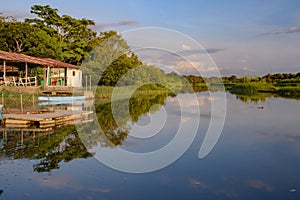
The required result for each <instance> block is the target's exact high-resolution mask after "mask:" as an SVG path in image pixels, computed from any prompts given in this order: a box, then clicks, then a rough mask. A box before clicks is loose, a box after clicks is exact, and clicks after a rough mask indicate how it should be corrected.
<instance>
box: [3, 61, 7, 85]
mask: <svg viewBox="0 0 300 200" xmlns="http://www.w3.org/2000/svg"><path fill="white" fill-rule="evenodd" d="M3 81H4V85H5V86H6V61H5V60H3Z"/></svg>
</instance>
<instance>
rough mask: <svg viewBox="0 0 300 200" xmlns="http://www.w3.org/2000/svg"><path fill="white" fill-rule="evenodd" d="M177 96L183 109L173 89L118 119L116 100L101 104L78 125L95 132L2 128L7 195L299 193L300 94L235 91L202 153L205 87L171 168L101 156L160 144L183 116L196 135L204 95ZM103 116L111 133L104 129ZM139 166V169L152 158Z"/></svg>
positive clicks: (1, 184)
mask: <svg viewBox="0 0 300 200" xmlns="http://www.w3.org/2000/svg"><path fill="white" fill-rule="evenodd" d="M178 98H180V99H183V100H184V104H182V105H181V108H183V109H182V110H180V105H179V102H178V101H177V100H176V98H173V97H168V96H165V95H156V96H155V95H152V96H144V97H136V98H133V99H131V100H130V101H129V103H128V101H126V100H120V101H119V102H118V103H117V105H118V107H117V111H118V115H119V116H118V118H119V120H118V123H116V121H115V120H114V119H113V115H112V110H111V105H110V103H109V102H105V101H103V102H98V103H96V106H95V107H96V111H97V119H98V122H99V123H94V124H86V125H84V126H78V127H77V128H82V130H88V131H86V133H84V131H82V130H80V131H76V128H75V127H73V126H69V127H64V128H63V129H60V130H57V131H56V132H55V133H52V132H40V133H39V132H35V133H34V132H32V131H27V130H23V131H16V130H9V131H7V135H5V132H4V131H2V132H3V134H2V133H1V135H0V138H1V151H0V190H1V191H0V192H1V194H0V199H243V200H245V199H300V172H299V169H300V124H299V123H300V115H299V113H300V106H299V105H300V101H299V100H291V99H283V98H275V97H267V98H265V99H264V98H263V99H260V100H259V99H253V100H254V101H251V100H250V99H249V98H241V97H239V98H237V97H236V96H234V95H231V94H227V115H226V121H225V125H224V128H223V131H222V134H221V136H220V138H219V140H218V142H217V143H216V145H215V146H214V148H213V149H212V151H211V152H210V153H209V154H208V155H207V156H206V157H205V158H203V159H199V157H198V153H199V149H200V146H201V144H202V142H203V140H204V137H205V133H206V131H207V128H208V125H209V121H210V118H211V116H212V113H211V109H210V105H211V101H214V100H215V99H213V98H211V97H210V95H209V93H207V92H204V93H198V94H197V100H198V104H199V108H200V118H199V119H200V124H199V129H198V131H197V135H196V137H195V139H194V140H193V143H192V145H191V146H190V147H189V148H188V150H187V151H186V152H185V153H184V154H183V155H182V156H181V157H180V158H179V159H178V160H176V161H175V162H174V163H172V164H171V165H169V166H168V167H166V168H163V169H160V170H157V171H154V172H150V173H141V174H133V173H125V172H120V171H117V170H115V169H111V168H110V167H107V166H105V165H104V164H102V163H101V162H99V161H98V160H97V159H96V158H95V156H93V155H97V156H104V157H105V155H103V151H102V150H105V149H116V148H117V147H120V148H121V149H123V150H126V151H130V152H135V153H146V152H150V151H155V150H159V149H160V148H162V147H164V146H165V145H166V144H168V143H169V142H170V141H171V140H172V139H174V138H175V136H176V132H177V130H178V129H179V124H181V123H186V124H188V126H185V129H184V132H185V133H186V134H187V135H188V134H191V133H190V131H191V129H190V128H188V127H192V124H193V123H197V121H195V119H197V118H198V116H196V115H195V105H197V102H195V101H194V100H191V99H192V97H191V94H180V95H178ZM126 102H127V103H128V104H127V103H126ZM126 105H128V107H129V110H130V115H131V118H130V117H129V116H128V115H126V108H127V107H126ZM149 109H150V113H148V111H149ZM220 109H222V108H220ZM127 110H128V109H127ZM212 117H214V116H212ZM216 117H217V116H216ZM164 119H165V120H164ZM162 122H163V123H162ZM189 123H190V124H189ZM97 124H98V125H99V124H100V127H101V129H102V132H97V130H96V125H97ZM147 127H148V129H147ZM149 127H150V129H149ZM141 128H142V129H141ZM141 130H142V131H141ZM87 132H89V133H87ZM154 132H155V133H156V132H157V134H153V133H154ZM22 136H23V139H21V138H22ZM178 145H180V143H179V144H178ZM178 147H179V146H178ZM101 151H102V154H99V152H101ZM120 160H121V161H122V159H120ZM157 162H160V160H158V161H157ZM121 164H122V163H121ZM131 165H132V166H134V167H137V168H138V167H139V166H143V163H138V162H136V163H131Z"/></svg>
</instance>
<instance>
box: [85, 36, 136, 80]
mask: <svg viewBox="0 0 300 200" xmlns="http://www.w3.org/2000/svg"><path fill="white" fill-rule="evenodd" d="M99 38H100V42H99V45H97V46H96V47H95V48H94V50H93V51H91V52H90V54H89V55H88V56H87V57H86V59H85V60H84V61H83V63H82V65H81V66H82V69H83V75H84V76H85V75H88V76H91V78H92V85H98V83H99V81H100V77H101V76H102V75H103V73H104V71H106V70H107V69H108V72H107V73H106V74H105V76H106V77H104V79H103V81H104V80H105V82H107V84H104V85H110V84H109V82H110V81H109V78H110V77H109V76H110V75H111V76H113V75H112V74H110V73H111V72H110V71H111V70H112V68H113V66H111V65H112V64H113V62H114V65H116V64H117V63H116V62H118V61H119V62H120V61H121V60H122V59H123V61H124V57H126V54H127V53H129V46H128V44H127V42H126V41H125V40H124V39H123V38H122V36H121V35H120V34H117V32H115V31H107V32H102V33H101V34H100V37H99ZM123 54H124V55H123ZM127 57H128V56H127ZM135 58H137V57H136V56H135V57H133V59H135ZM130 68H131V67H130ZM116 73H117V72H116Z"/></svg>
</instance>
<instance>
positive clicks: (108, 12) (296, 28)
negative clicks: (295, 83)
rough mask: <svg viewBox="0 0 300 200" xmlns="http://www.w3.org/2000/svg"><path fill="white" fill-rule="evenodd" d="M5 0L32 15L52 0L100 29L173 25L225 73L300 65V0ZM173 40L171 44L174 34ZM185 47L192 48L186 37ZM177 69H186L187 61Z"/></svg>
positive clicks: (7, 7)
mask: <svg viewBox="0 0 300 200" xmlns="http://www.w3.org/2000/svg"><path fill="white" fill-rule="evenodd" d="M0 3H1V8H0V12H2V13H3V14H4V15H12V16H15V17H17V18H20V19H22V18H24V17H30V15H29V13H30V7H31V6H32V5H34V4H40V5H47V4H49V5H51V6H52V7H53V8H57V9H59V12H60V13H61V14H68V15H71V16H73V17H75V18H89V19H93V20H94V21H95V22H96V23H97V30H98V31H104V30H110V29H114V30H117V31H119V32H122V31H126V30H131V29H134V28H142V27H149V26H150V27H161V28H168V29H172V30H175V31H178V32H180V33H183V34H186V35H188V36H190V37H191V38H193V39H194V40H196V41H197V42H198V43H200V44H201V45H202V46H203V47H204V48H205V49H207V50H208V52H211V53H210V56H211V57H212V59H213V60H214V62H215V63H216V65H217V66H218V68H219V69H220V72H221V74H222V75H230V74H237V75H239V76H240V75H245V74H248V75H251V76H253V75H263V74H266V73H268V72H271V73H276V72H298V71H300V62H299V59H298V58H299V56H300V1H298V0H268V1H267V0H249V1H247V0H245V1H240V0H228V1H221V0H210V1H207V0H205V1H202V0H190V1H184V0H181V1H179V0H164V1H162V0H152V1H147V0H140V1H137V0H128V1H125V0H124V1H121V0H119V1H117V0H107V1H102V0H85V1H83V0H78V1H74V0H63V1H62V0H52V1H50V0H48V1H45V0H44V1H40V0H23V1H17V0H10V1H7V0H5V1H4V0H0ZM163 40H165V39H164V38H161V41H163ZM168 41H169V42H170V46H171V45H172V44H171V43H172V38H171V37H170V38H168ZM181 47H182V48H183V49H181V50H186V49H189V46H188V45H187V44H186V43H182V45H181ZM177 50H178V51H180V49H177ZM204 65H205V63H204ZM187 67H188V66H187ZM174 69H177V70H179V71H180V70H182V71H184V70H185V69H184V68H183V67H182V66H181V68H176V66H175V67H174Z"/></svg>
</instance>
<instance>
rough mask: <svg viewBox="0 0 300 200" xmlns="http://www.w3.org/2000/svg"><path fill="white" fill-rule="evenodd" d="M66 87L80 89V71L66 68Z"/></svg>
mask: <svg viewBox="0 0 300 200" xmlns="http://www.w3.org/2000/svg"><path fill="white" fill-rule="evenodd" d="M67 79H68V80H67V86H69V87H82V71H81V70H80V69H70V68H67Z"/></svg>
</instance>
